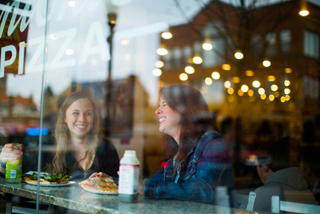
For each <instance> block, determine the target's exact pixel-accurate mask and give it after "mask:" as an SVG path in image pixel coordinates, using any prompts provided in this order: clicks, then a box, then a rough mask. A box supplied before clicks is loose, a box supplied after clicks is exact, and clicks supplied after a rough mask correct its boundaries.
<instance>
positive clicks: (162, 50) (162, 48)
mask: <svg viewBox="0 0 320 214" xmlns="http://www.w3.org/2000/svg"><path fill="white" fill-rule="evenodd" d="M157 54H159V55H160V56H164V55H167V54H168V50H167V49H166V46H165V45H164V44H161V45H160V47H159V48H158V49H157Z"/></svg>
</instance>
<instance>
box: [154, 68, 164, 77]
mask: <svg viewBox="0 0 320 214" xmlns="http://www.w3.org/2000/svg"><path fill="white" fill-rule="evenodd" d="M152 74H153V76H156V77H160V76H161V74H162V71H161V70H160V69H158V68H157V69H154V70H153V71H152Z"/></svg>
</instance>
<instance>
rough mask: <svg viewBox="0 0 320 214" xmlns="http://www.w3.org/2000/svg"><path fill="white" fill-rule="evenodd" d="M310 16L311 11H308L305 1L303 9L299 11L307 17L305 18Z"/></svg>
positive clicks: (303, 0)
mask: <svg viewBox="0 0 320 214" xmlns="http://www.w3.org/2000/svg"><path fill="white" fill-rule="evenodd" d="M309 14H310V13H309V11H308V9H307V3H306V1H305V0H301V9H300V11H299V15H300V16H303V17H305V16H308V15H309Z"/></svg>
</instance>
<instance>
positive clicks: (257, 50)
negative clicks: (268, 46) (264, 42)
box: [251, 35, 261, 59]
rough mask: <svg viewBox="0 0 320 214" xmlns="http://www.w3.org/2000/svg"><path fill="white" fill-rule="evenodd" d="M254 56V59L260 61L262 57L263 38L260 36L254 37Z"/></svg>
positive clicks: (252, 42)
mask: <svg viewBox="0 0 320 214" xmlns="http://www.w3.org/2000/svg"><path fill="white" fill-rule="evenodd" d="M251 45H252V55H253V57H254V58H256V59H258V58H259V57H260V55H261V37H260V36H259V35H253V36H252V41H251Z"/></svg>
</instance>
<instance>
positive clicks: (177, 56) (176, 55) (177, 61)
mask: <svg viewBox="0 0 320 214" xmlns="http://www.w3.org/2000/svg"><path fill="white" fill-rule="evenodd" d="M173 59H174V62H173V64H174V66H175V67H178V66H179V65H180V59H181V49H180V47H175V48H174V49H173Z"/></svg>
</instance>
